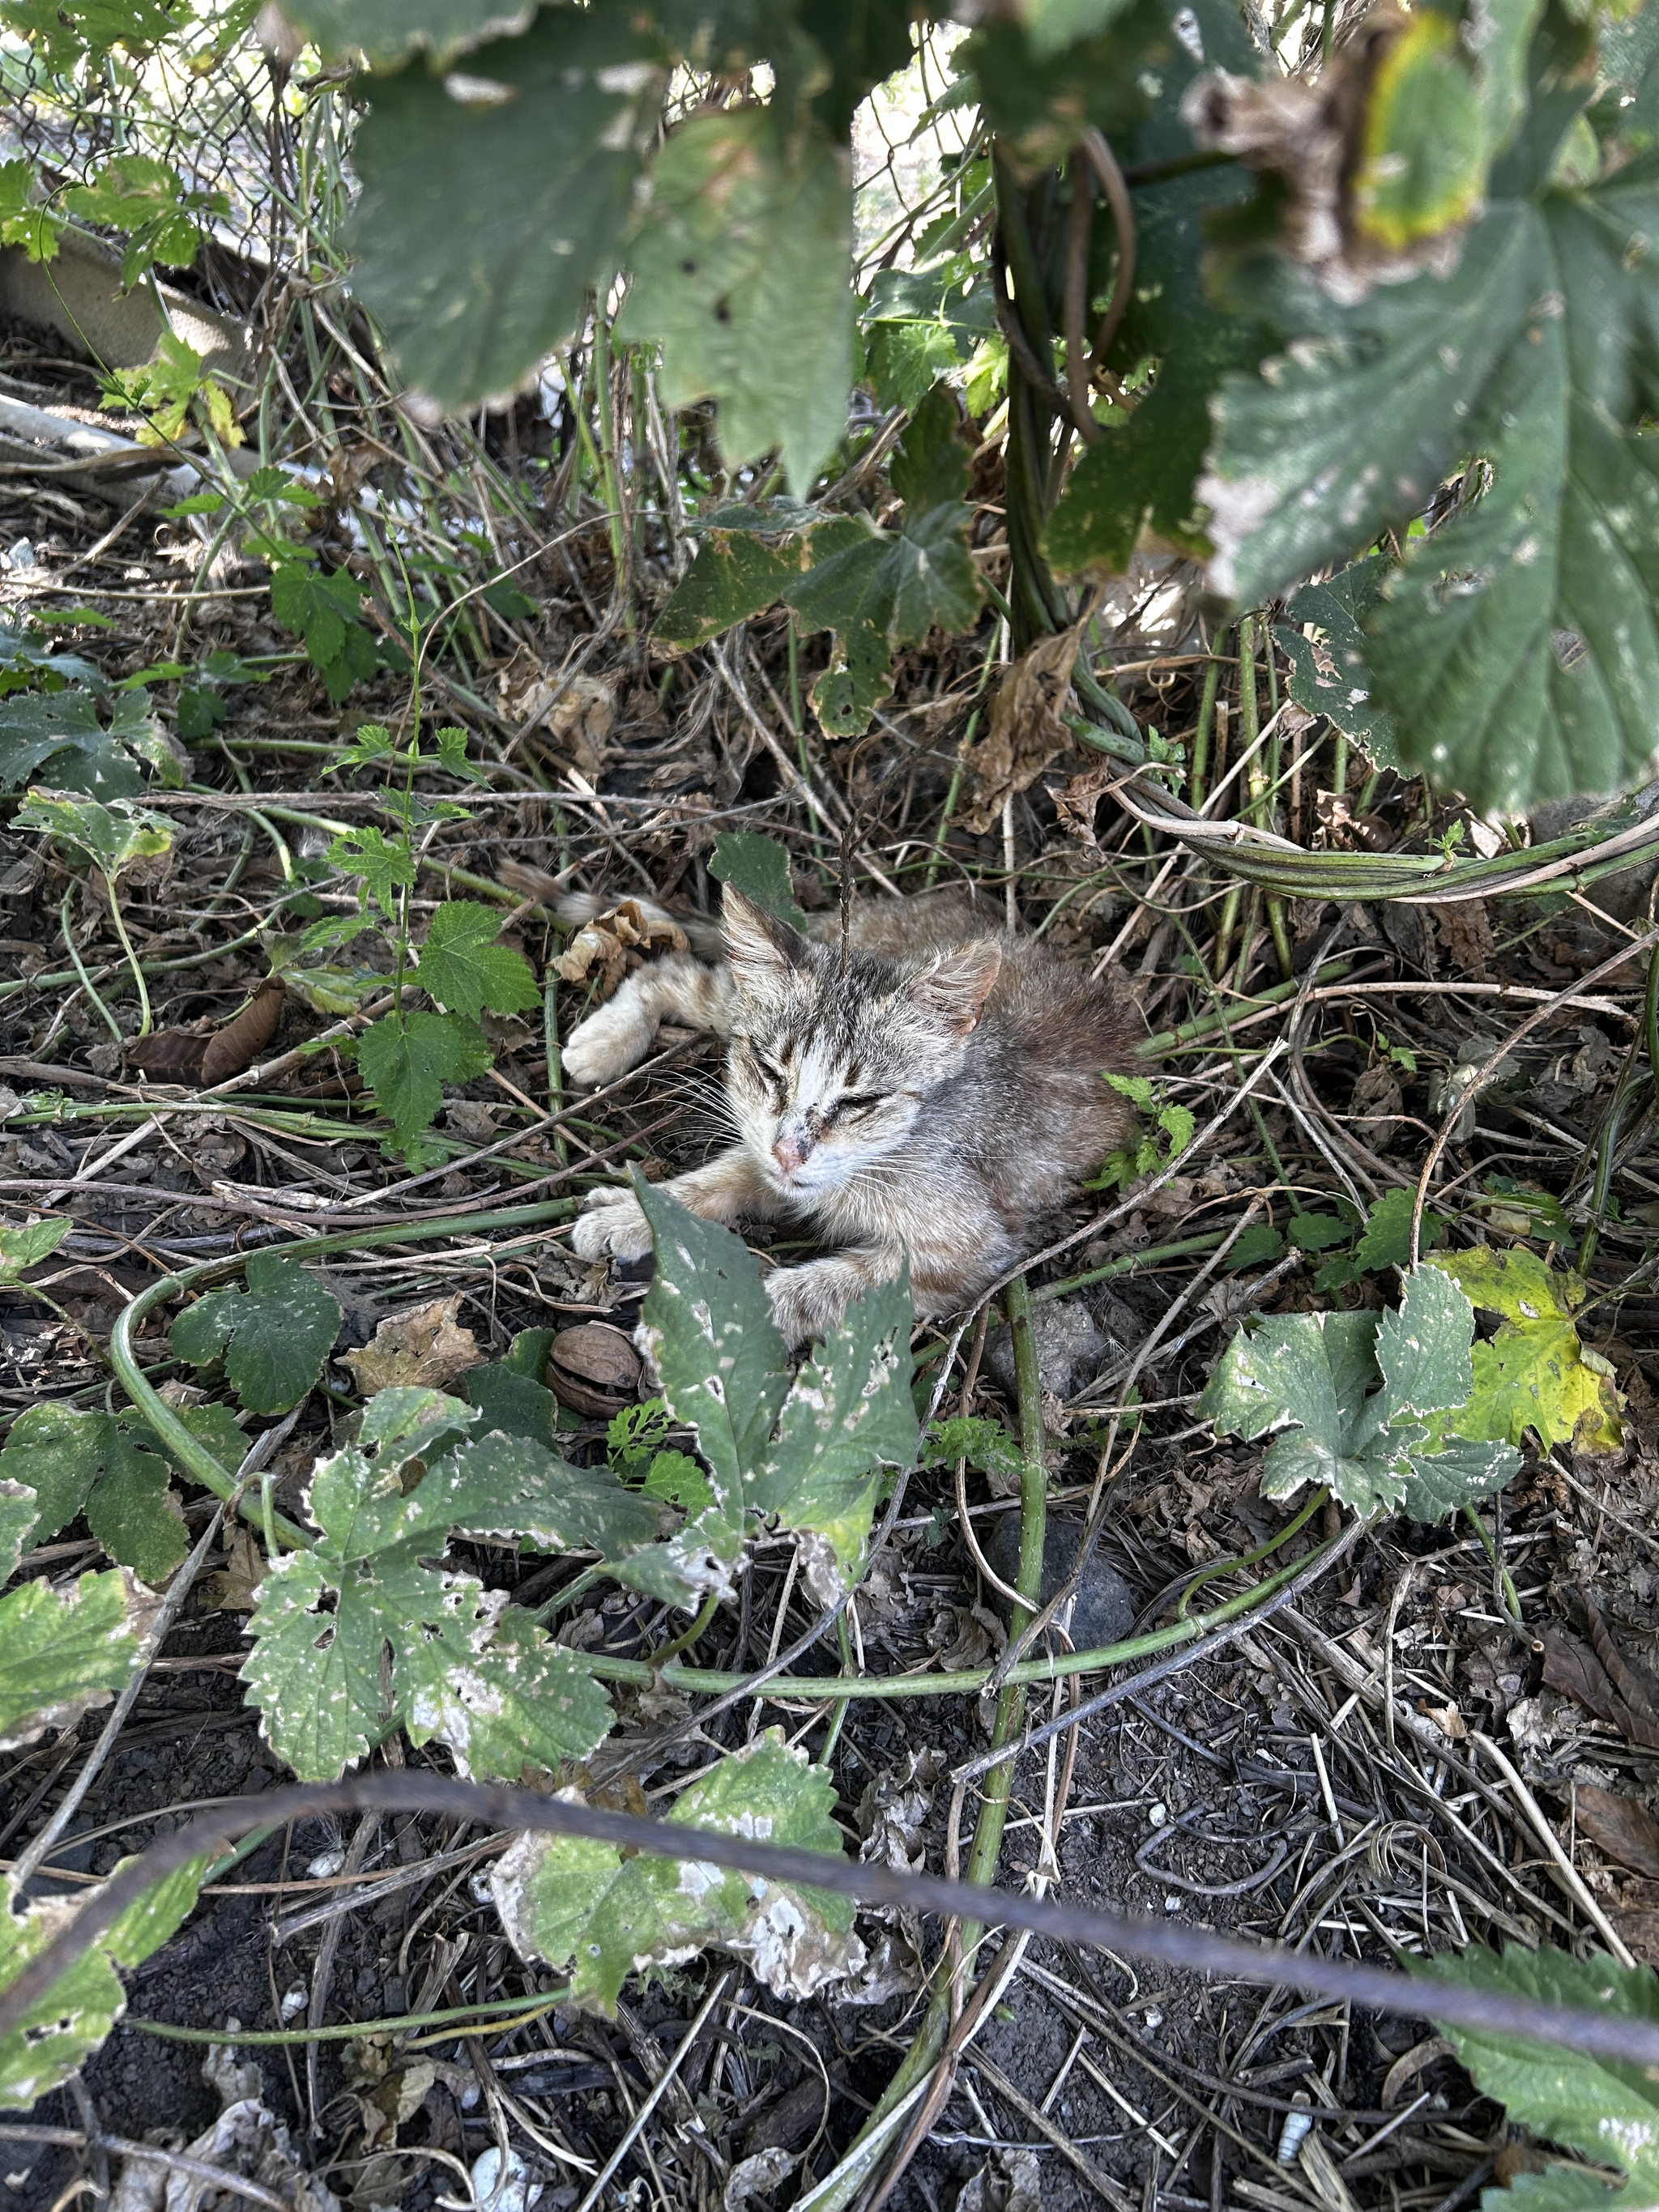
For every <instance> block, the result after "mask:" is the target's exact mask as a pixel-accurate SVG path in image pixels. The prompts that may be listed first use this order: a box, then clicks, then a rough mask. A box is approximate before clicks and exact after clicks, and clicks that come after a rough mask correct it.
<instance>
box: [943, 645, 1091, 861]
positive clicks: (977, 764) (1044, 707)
mask: <svg viewBox="0 0 1659 2212" xmlns="http://www.w3.org/2000/svg"><path fill="white" fill-rule="evenodd" d="M1081 635H1082V631H1081V629H1063V630H1060V631H1058V632H1057V633H1056V634H1055V635H1054V636H1053V637H1045V638H1042V639H1040V640H1039V641H1038V642H1037V643H1036V645H1034V646H1033V647H1031V649H1030V652H1029V653H1022V654H1021V655H1020V657H1019V659H1018V660H1017V661H1015V663H1014V665H1013V666H1012V668H1011V669H1009V670H1008V671H1007V673H1006V675H1005V676H1004V677H1003V678H1002V681H1001V682H1000V684H998V686H997V689H996V696H995V697H994V699H993V700H992V702H991V726H990V728H989V730H988V731H987V732H986V734H985V736H984V737H983V738H981V740H980V742H979V743H978V744H976V745H971V746H969V749H968V750H967V751H966V752H964V753H963V757H962V764H963V767H964V768H965V769H967V770H968V772H969V775H972V776H973V777H974V778H975V781H976V782H977V783H978V786H979V795H978V797H977V798H976V799H975V802H974V805H973V808H972V811H970V812H969V817H968V828H969V830H970V831H971V832H972V834H973V835H974V836H976V837H980V836H984V834H985V832H986V831H987V829H989V828H990V826H991V824H992V823H994V821H995V820H996V819H997V817H998V816H999V815H1000V813H1001V811H1002V808H1003V804H1004V801H1005V800H1006V799H1011V798H1012V797H1013V796H1014V795H1015V794H1016V793H1019V792H1022V791H1024V790H1026V789H1027V788H1029V787H1030V785H1032V784H1034V783H1035V782H1036V780H1037V778H1038V776H1039V775H1042V771H1043V769H1045V768H1047V767H1048V763H1049V762H1050V761H1051V760H1053V759H1054V757H1055V756H1056V755H1057V754H1059V753H1063V752H1064V751H1065V750H1066V747H1067V746H1068V745H1069V744H1071V743H1072V742H1073V739H1072V732H1071V731H1070V729H1069V728H1068V727H1067V726H1066V716H1065V707H1066V693H1067V692H1068V691H1069V690H1070V689H1071V683H1072V666H1073V662H1074V661H1075V660H1076V659H1077V648H1078V641H1079V637H1080V636H1081Z"/></svg>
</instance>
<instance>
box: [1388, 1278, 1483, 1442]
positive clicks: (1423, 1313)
mask: <svg viewBox="0 0 1659 2212" xmlns="http://www.w3.org/2000/svg"><path fill="white" fill-rule="evenodd" d="M1473 1335H1474V1307H1473V1306H1472V1305H1471V1304H1469V1302H1468V1299H1467V1298H1466V1297H1464V1296H1463V1293H1462V1291H1460V1290H1459V1289H1458V1287H1457V1285H1456V1284H1455V1282H1454V1281H1452V1279H1450V1277H1449V1275H1446V1274H1443V1273H1441V1271H1440V1270H1439V1269H1438V1268H1437V1267H1415V1268H1413V1271H1412V1273H1410V1274H1409V1275H1408V1276H1407V1278H1406V1290H1405V1296H1404V1297H1403V1298H1402V1299H1401V1304H1400V1308H1399V1310H1398V1311H1397V1312H1392V1313H1385V1314H1384V1315H1383V1317H1382V1319H1381V1320H1380V1321H1379V1322H1378V1323H1377V1328H1376V1352H1375V1357H1376V1364H1377V1366H1378V1367H1379V1368H1380V1369H1381V1370H1382V1375H1383V1406H1384V1407H1385V1408H1386V1411H1387V1413H1388V1417H1389V1419H1390V1420H1397V1419H1405V1418H1410V1419H1421V1418H1422V1417H1423V1416H1424V1415H1425V1413H1443V1412H1445V1411H1446V1410H1447V1409H1448V1408H1449V1407H1453V1406H1461V1405H1462V1404H1463V1402H1464V1401H1465V1400H1466V1399H1467V1398H1468V1395H1469V1392H1470V1391H1471V1390H1472V1389H1473V1388H1474V1370H1473V1368H1472V1367H1471V1365H1470V1364H1469V1341H1470V1339H1471V1338H1472V1336H1473Z"/></svg>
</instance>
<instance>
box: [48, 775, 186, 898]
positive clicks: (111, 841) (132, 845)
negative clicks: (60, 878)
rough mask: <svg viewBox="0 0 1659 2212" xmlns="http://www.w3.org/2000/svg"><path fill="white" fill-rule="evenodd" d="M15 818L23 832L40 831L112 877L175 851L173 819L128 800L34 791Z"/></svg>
mask: <svg viewBox="0 0 1659 2212" xmlns="http://www.w3.org/2000/svg"><path fill="white" fill-rule="evenodd" d="M13 820H14V823H15V826H16V827H17V828H18V829H39V830H40V831H41V832H42V833H43V834H44V835H45V836H48V837H56V838H58V839H59V840H60V841H61V842H63V843H64V844H65V845H72V846H74V847H75V848H76V851H77V852H79V853H81V854H83V855H84V856H85V858H86V859H87V860H90V861H91V862H92V864H93V866H94V867H96V868H98V869H100V870H101V872H103V873H104V874H105V875H106V876H107V877H109V878H111V879H112V881H113V880H114V879H115V878H118V876H119V875H120V873H121V871H122V870H123V868H130V867H131V866H132V865H133V863H134V862H135V861H137V860H155V859H157V858H159V857H160V855H161V854H163V853H167V852H171V851H172V849H173V824H172V823H171V822H169V821H168V820H167V818H166V817H165V816H164V815H160V814H155V813H153V812H152V811H150V809H149V807H147V806H134V805H132V804H131V802H130V801H129V800H127V799H116V800H114V801H113V802H112V804H111V805H108V806H102V805H100V804H99V802H98V801H97V800H96V799H58V798H54V797H48V796H47V795H46V793H44V792H39V791H34V792H31V793H29V796H28V798H27V799H26V800H25V802H24V803H23V805H21V806H20V807H19V808H18V810H17V812H16V814H15V816H14V817H13Z"/></svg>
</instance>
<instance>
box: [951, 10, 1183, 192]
mask: <svg viewBox="0 0 1659 2212" xmlns="http://www.w3.org/2000/svg"><path fill="white" fill-rule="evenodd" d="M1103 12H1104V11H1103ZM1171 44H1172V41H1171V37H1170V26H1169V24H1168V22H1167V21H1166V20H1165V17H1164V10H1163V9H1161V8H1160V7H1158V5H1157V4H1156V0H1128V4H1127V5H1126V6H1123V7H1121V8H1115V9H1111V10H1110V11H1109V18H1108V19H1107V20H1104V21H1103V22H1102V23H1101V25H1100V26H1099V27H1097V28H1096V29H1095V30H1094V32H1093V33H1092V35H1085V36H1084V37H1081V38H1079V39H1076V40H1071V41H1067V42H1066V43H1065V44H1064V45H1062V46H1051V45H1049V44H1048V42H1047V40H1046V39H1045V38H1044V37H1043V36H1042V33H1037V35H1036V36H1034V35H1033V34H1032V33H1030V32H1028V31H1027V30H1025V29H1024V27H1022V26H1021V25H1020V24H1019V23H1018V22H1014V21H1008V20H1006V19H1004V20H1000V21H999V20H995V19H993V20H992V21H989V22H984V23H981V25H980V27H978V29H976V30H975V31H974V32H973V33H971V34H970V35H969V37H968V38H967V39H966V40H963V45H962V46H961V47H959V48H958V49H957V56H956V57H955V59H956V61H957V66H958V67H965V68H968V69H971V70H972V71H973V74H974V79H975V83H976V85H977V87H978V90H979V96H980V103H981V112H982V113H983V114H984V116H985V118H986V119H987V122H988V123H989V124H990V125H991V127H992V128H993V129H994V131H996V132H997V134H998V136H999V137H1000V138H1002V139H1003V140H1004V141H1005V142H1006V145H1007V147H1008V148H1009V149H1010V150H1012V151H1013V152H1015V153H1017V155H1018V158H1019V160H1020V161H1021V162H1022V164H1026V165H1030V166H1031V167H1046V166H1047V165H1048V163H1049V162H1050V161H1061V160H1063V159H1064V158H1065V157H1066V155H1067V154H1069V153H1070V152H1071V150H1072V149H1073V147H1074V146H1075V145H1076V144H1077V142H1078V138H1079V134H1080V132H1081V131H1082V129H1083V127H1084V126H1085V125H1087V124H1093V125H1094V126H1095V128H1096V129H1097V130H1098V131H1102V132H1103V134H1104V135H1105V137H1107V138H1109V140H1111V141H1112V142H1113V143H1116V142H1117V140H1118V139H1119V137H1121V136H1122V135H1123V134H1124V133H1125V132H1127V131H1129V130H1130V129H1132V128H1133V125H1135V124H1136V123H1137V122H1139V119H1140V118H1141V117H1142V116H1143V115H1144V114H1145V113H1146V110H1147V108H1148V106H1150V105H1151V102H1152V97H1155V96H1156V94H1155V92H1154V91H1153V88H1157V89H1158V90H1161V89H1162V81H1161V79H1160V78H1159V76H1158V72H1157V69H1156V66H1155V64H1156V61H1157V59H1158V58H1160V56H1161V55H1162V54H1163V52H1165V51H1166V50H1167V49H1168V48H1169V47H1170V45H1171Z"/></svg>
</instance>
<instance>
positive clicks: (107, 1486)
mask: <svg viewBox="0 0 1659 2212" xmlns="http://www.w3.org/2000/svg"><path fill="white" fill-rule="evenodd" d="M149 1441H150V1440H149V1436H148V1433H147V1432H141V1433H140V1434H137V1435H135V1434H134V1433H133V1432H132V1431H131V1430H130V1429H129V1428H127V1427H126V1426H125V1425H124V1424H123V1423H122V1422H120V1421H118V1419H116V1418H115V1416H114V1415H113V1414H111V1413H90V1412H87V1413H83V1412H81V1411H79V1410H77V1409H76V1407H70V1406H58V1405H52V1404H44V1405H38V1406H29V1407H26V1408H25V1409H24V1411H23V1412H22V1413H20V1414H19V1415H18V1417H17V1419H15V1421H14V1422H13V1424H12V1427H11V1433H10V1435H9V1437H8V1438H7V1439H6V1446H5V1449H4V1450H3V1451H0V1475H3V1476H4V1477H6V1478H7V1479H8V1480H11V1481H13V1482H21V1483H27V1485H28V1486H29V1487H30V1489H31V1490H33V1492H34V1493H35V1500H36V1506H35V1520H34V1526H33V1529H32V1531H31V1533H30V1540H29V1541H30V1543H31V1546H33V1545H34V1544H42V1543H45V1542H46V1540H47V1539H48V1538H49V1537H52V1536H55V1535H56V1534H58V1530H59V1529H60V1528H66V1527H67V1526H68V1525H69V1523H70V1522H71V1521H73V1520H74V1518H75V1516H76V1514H77V1513H82V1512H84V1513H85V1515H86V1516H87V1523H88V1527H89V1528H91V1530H92V1533H93V1534H94V1536H95V1537H96V1538H97V1539H98V1541H99V1542H100V1544H101V1545H102V1546H103V1547H104V1549H105V1550H106V1552H107V1553H109V1555H110V1557H111V1558H112V1559H113V1560H115V1562H116V1563H117V1565H119V1566H124V1567H131V1569H132V1570H133V1571H134V1573H135V1574H137V1575H139V1576H140V1577H142V1578H143V1580H144V1581H145V1582H147V1583H159V1582H164V1581H165V1580H166V1579H167V1576H168V1575H170V1574H171V1573H172V1572H173V1569H174V1568H175V1567H176V1566H177V1565H179V1561H180V1560H181V1559H183V1558H184V1556H185V1552H186V1551H187V1550H188V1549H189V1545H188V1543H187V1541H186V1539H185V1524H184V1521H183V1519H182V1517H181V1516H180V1515H179V1508H178V1500H177V1499H176V1498H173V1496H172V1495H171V1494H170V1492H168V1489H167V1462H165V1461H164V1460H161V1459H158V1458H156V1457H155V1453H154V1450H153V1449H148V1450H147V1449H145V1446H146V1445H147V1444H148V1443H149Z"/></svg>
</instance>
